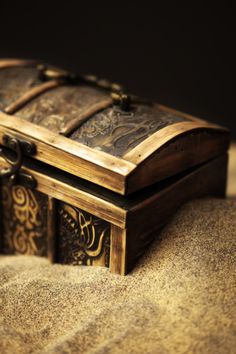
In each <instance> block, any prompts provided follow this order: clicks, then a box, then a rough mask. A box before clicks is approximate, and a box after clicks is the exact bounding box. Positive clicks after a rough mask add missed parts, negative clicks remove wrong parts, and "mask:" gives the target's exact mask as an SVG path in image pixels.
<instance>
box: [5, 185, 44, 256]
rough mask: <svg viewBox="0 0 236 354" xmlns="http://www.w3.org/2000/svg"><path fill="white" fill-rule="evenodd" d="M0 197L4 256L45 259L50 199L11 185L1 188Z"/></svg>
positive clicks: (38, 193)
mask: <svg viewBox="0 0 236 354" xmlns="http://www.w3.org/2000/svg"><path fill="white" fill-rule="evenodd" d="M1 194H2V195H1V197H2V205H1V208H2V211H1V217H2V248H3V253H7V254H13V253H15V254H28V255H37V256H46V255H47V208H48V198H47V196H46V195H44V194H42V193H40V192H38V191H33V190H31V189H27V188H25V187H23V186H20V185H15V186H10V185H8V184H4V185H3V186H2V188H1Z"/></svg>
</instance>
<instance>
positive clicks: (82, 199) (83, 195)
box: [0, 157, 127, 228]
mask: <svg viewBox="0 0 236 354" xmlns="http://www.w3.org/2000/svg"><path fill="white" fill-rule="evenodd" d="M6 166H8V164H7V162H6V161H5V160H4V159H3V158H1V157H0V168H5V167H6ZM21 171H22V172H25V173H27V174H30V175H31V176H33V177H34V178H35V179H36V181H37V187H36V188H35V189H36V190H38V191H39V192H41V193H44V194H47V195H48V196H50V197H51V198H54V199H58V200H61V201H63V202H65V203H68V204H70V205H72V206H75V207H77V208H80V209H82V210H85V211H87V212H88V213H91V214H93V215H95V216H97V217H99V218H101V219H104V220H106V221H108V222H110V223H112V224H114V225H117V226H119V227H122V228H123V227H125V224H126V213H127V211H126V210H125V209H123V208H122V207H119V206H117V205H115V204H114V202H112V201H108V200H105V199H102V198H99V197H98V196H95V195H93V194H91V193H89V192H87V191H84V190H81V189H79V188H77V187H74V186H71V185H70V184H68V183H66V182H62V181H60V180H58V179H56V178H53V177H50V176H47V175H44V174H43V173H41V172H38V171H35V170H33V169H30V168H27V167H22V168H21ZM51 209H53V205H51Z"/></svg>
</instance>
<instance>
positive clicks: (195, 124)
mask: <svg viewBox="0 0 236 354" xmlns="http://www.w3.org/2000/svg"><path fill="white" fill-rule="evenodd" d="M196 129H209V130H216V131H228V129H226V128H224V127H221V126H219V125H216V124H211V123H208V122H205V121H203V122H200V121H189V122H179V123H175V124H172V125H168V126H167V127H165V128H162V129H160V130H158V131H157V132H155V133H154V134H152V135H151V136H149V137H148V138H147V139H145V140H144V141H143V142H141V143H140V144H139V145H137V146H136V147H135V148H134V149H132V150H131V151H129V152H128V153H127V154H125V155H124V156H123V158H124V159H125V160H127V161H129V162H132V163H133V164H135V165H139V164H140V163H141V162H143V161H144V160H146V159H147V158H148V157H149V156H150V155H151V154H152V153H154V152H156V151H157V150H158V149H159V148H161V147H162V146H163V145H164V144H165V143H167V142H168V141H170V140H172V139H174V138H176V137H177V136H180V135H181V134H183V133H186V132H190V131H194V130H196Z"/></svg>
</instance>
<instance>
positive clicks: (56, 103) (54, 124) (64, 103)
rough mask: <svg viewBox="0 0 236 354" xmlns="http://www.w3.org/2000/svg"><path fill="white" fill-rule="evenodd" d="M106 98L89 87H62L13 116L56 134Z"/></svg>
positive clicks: (33, 101)
mask: <svg viewBox="0 0 236 354" xmlns="http://www.w3.org/2000/svg"><path fill="white" fill-rule="evenodd" d="M106 98H107V94H106V93H104V92H103V91H101V90H100V91H99V90H97V89H94V88H92V87H89V86H82V85H81V86H66V85H64V86H61V87H57V88H56V89H53V90H51V91H47V92H45V93H43V94H41V95H40V96H39V97H36V98H35V99H33V100H32V101H30V102H29V103H28V104H27V105H25V106H24V107H23V108H22V109H20V110H19V111H18V112H17V113H16V114H15V115H16V116H18V117H20V118H23V119H25V120H28V121H30V122H32V123H35V124H37V125H41V126H43V127H45V128H47V129H50V130H51V131H54V132H56V133H58V132H60V131H63V130H64V129H65V128H66V126H67V124H68V123H69V122H70V121H72V120H74V119H75V118H76V119H77V118H78V117H80V116H82V117H83V114H84V113H85V112H87V111H88V109H89V108H90V107H91V106H93V105H95V104H97V103H98V102H101V101H103V100H104V99H106ZM78 124H79V123H78Z"/></svg>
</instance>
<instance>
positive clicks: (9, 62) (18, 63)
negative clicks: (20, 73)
mask: <svg viewBox="0 0 236 354" xmlns="http://www.w3.org/2000/svg"><path fill="white" fill-rule="evenodd" d="M38 63H39V61H36V60H27V59H11V58H9V59H8V58H6V59H0V69H6V68H15V67H27V66H34V65H36V64H38Z"/></svg>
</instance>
